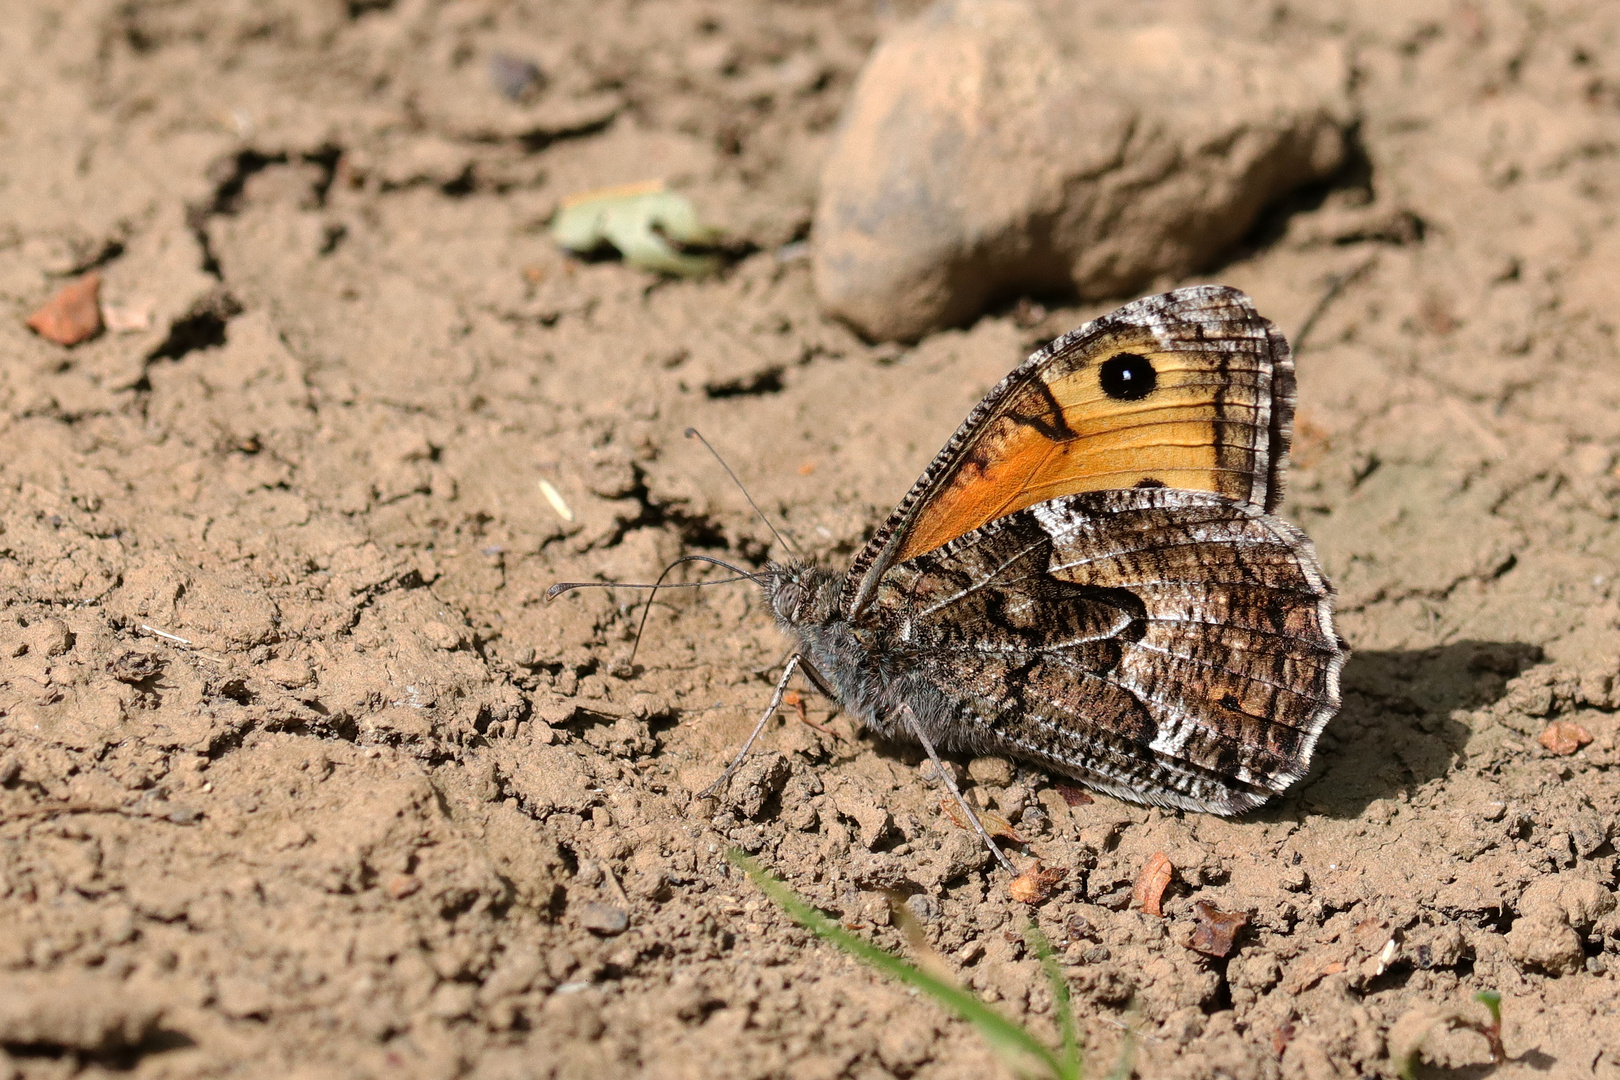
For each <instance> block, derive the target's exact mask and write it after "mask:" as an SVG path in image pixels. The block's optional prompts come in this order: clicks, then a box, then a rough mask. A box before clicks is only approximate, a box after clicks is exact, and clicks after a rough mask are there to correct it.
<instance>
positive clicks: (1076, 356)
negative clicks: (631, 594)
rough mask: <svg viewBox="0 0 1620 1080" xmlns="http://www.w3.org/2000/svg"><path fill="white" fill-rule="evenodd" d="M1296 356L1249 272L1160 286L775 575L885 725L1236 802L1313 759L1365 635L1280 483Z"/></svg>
mask: <svg viewBox="0 0 1620 1080" xmlns="http://www.w3.org/2000/svg"><path fill="white" fill-rule="evenodd" d="M1292 407H1293V368H1292V363H1291V360H1290V358H1289V356H1288V350H1287V345H1286V343H1285V342H1284V341H1283V339H1282V337H1281V335H1279V334H1277V333H1276V331H1275V330H1274V329H1273V328H1272V327H1271V325H1270V324H1269V323H1267V322H1266V321H1265V320H1264V319H1261V318H1260V317H1259V316H1258V315H1256V314H1255V313H1254V311H1253V308H1252V306H1250V304H1249V301H1248V298H1247V297H1245V296H1243V295H1242V294H1241V293H1239V292H1237V291H1236V290H1233V289H1225V288H1220V287H1212V286H1203V287H1196V288H1191V289H1182V290H1177V291H1176V292H1173V293H1168V294H1165V295H1163V296H1158V297H1149V298H1147V299H1146V300H1142V301H1137V302H1136V303H1134V304H1131V305H1127V306H1126V307H1124V308H1122V309H1120V310H1119V311H1117V312H1115V313H1114V314H1113V315H1110V316H1107V317H1105V318H1104V319H1100V320H1097V321H1095V322H1093V323H1090V324H1087V325H1086V326H1084V327H1081V328H1080V329H1079V330H1076V331H1075V332H1073V333H1072V334H1069V335H1065V337H1064V338H1060V339H1059V340H1058V341H1056V342H1054V343H1053V344H1052V345H1051V346H1048V348H1047V349H1045V350H1042V351H1041V352H1038V353H1036V354H1035V355H1034V356H1032V357H1031V358H1030V359H1029V360H1028V361H1026V362H1025V363H1024V364H1023V365H1021V366H1020V367H1019V368H1018V369H1016V370H1015V371H1014V372H1012V374H1010V375H1009V376H1008V377H1007V378H1006V379H1005V380H1003V382H1002V383H1001V384H1000V385H999V386H998V387H996V389H994V390H992V391H991V393H990V394H989V395H988V396H987V397H986V398H985V399H984V401H983V402H981V403H980V405H979V406H978V407H977V408H975V409H974V411H973V413H972V414H970V416H969V417H968V419H967V420H966V421H965V422H964V423H963V425H962V426H961V428H960V429H959V430H958V432H957V434H956V435H955V436H954V437H953V438H952V439H951V441H950V442H949V443H947V445H946V447H945V449H944V450H942V451H941V452H940V454H939V455H938V456H937V457H936V458H935V461H934V463H933V464H932V465H931V466H930V467H929V469H928V470H927V471H926V472H924V474H923V476H922V477H921V478H920V479H919V480H918V482H917V484H916V485H915V486H914V487H913V489H912V491H911V493H910V494H908V495H907V497H906V498H905V499H904V500H902V502H901V503H900V505H899V506H898V507H897V508H896V510H895V512H894V513H893V514H891V515H890V518H889V519H888V521H886V522H885V523H884V525H883V526H882V527H880V528H879V530H878V531H877V533H876V534H875V535H874V536H873V538H872V539H871V541H870V542H868V544H867V545H866V546H865V548H863V549H862V551H861V552H860V553H858V554H857V556H856V558H855V559H854V560H853V562H852V564H851V566H850V568H849V570H848V571H847V572H845V573H843V574H838V573H836V572H834V571H831V570H827V569H825V568H821V567H816V566H812V565H809V564H805V563H791V564H773V565H772V566H771V567H769V568H767V570H766V571H765V572H764V573H763V574H762V575H761V578H762V580H763V581H764V582H765V587H766V591H767V596H768V599H769V603H770V606H771V609H772V611H773V613H774V615H775V617H776V620H777V622H778V624H779V626H780V627H781V628H782V629H783V630H784V632H786V633H787V634H788V635H789V636H791V637H792V638H793V639H795V641H796V643H797V646H798V656H799V663H800V664H801V666H802V667H803V669H804V670H805V671H806V673H807V674H808V675H809V677H810V678H811V680H812V681H813V682H815V683H816V685H817V686H818V688H819V689H821V690H822V691H823V692H824V693H826V694H827V695H828V696H830V697H832V698H833V699H834V700H835V701H837V702H838V703H839V705H840V706H842V707H843V708H844V709H845V710H847V711H848V712H849V713H850V714H851V715H852V716H853V717H855V718H856V719H858V720H859V721H860V722H861V723H863V724H865V725H866V726H867V727H869V728H870V729H871V730H873V731H875V732H877V733H878V734H880V735H883V736H884V737H887V738H890V739H896V740H901V741H924V740H926V741H924V745H925V746H926V745H928V744H930V743H931V744H932V745H933V746H935V747H937V748H939V749H943V750H952V751H966V752H970V753H975V754H987V753H989V754H1001V755H1006V756H1009V757H1013V758H1017V759H1021V760H1024V761H1027V762H1030V763H1032V764H1035V765H1037V766H1039V767H1041V768H1043V769H1046V770H1047V771H1050V772H1055V773H1058V774H1062V775H1065V776H1070V777H1074V778H1076V779H1078V780H1080V781H1082V782H1084V783H1086V784H1088V785H1090V786H1092V787H1094V788H1097V789H1099V790H1103V791H1106V792H1109V793H1111V794H1115V795H1118V796H1121V797H1124V798H1128V799H1132V800H1136V801H1141V802H1148V803H1153V804H1157V805H1164V806H1173V807H1182V808H1187V809H1197V810H1206V811H1213V812H1215V813H1228V814H1229V813H1238V812H1241V811H1243V810H1247V809H1250V808H1252V807H1254V806H1258V805H1260V804H1261V803H1263V802H1265V801H1266V800H1267V799H1269V798H1270V797H1272V796H1273V795H1275V794H1276V793H1278V792H1281V791H1283V790H1285V789H1286V788H1287V787H1289V786H1290V785H1292V784H1293V783H1295V782H1296V781H1298V780H1299V779H1300V778H1301V777H1302V776H1303V775H1304V773H1305V771H1306V769H1307V767H1308V766H1309V763H1310V758H1311V754H1312V751H1313V749H1314V746H1315V743H1316V739H1317V736H1318V735H1319V734H1320V732H1321V730H1322V728H1323V726H1324V725H1325V724H1326V723H1327V721H1328V720H1329V719H1330V718H1331V717H1332V715H1333V714H1334V712H1335V711H1336V710H1337V708H1338V704H1339V691H1338V675H1339V670H1340V668H1341V667H1342V665H1343V663H1344V661H1345V659H1346V656H1347V653H1346V650H1345V649H1344V646H1343V644H1342V643H1341V642H1340V640H1339V638H1338V636H1337V634H1336V633H1335V631H1334V628H1333V618H1332V589H1331V587H1330V586H1329V585H1328V583H1327V581H1326V579H1325V577H1324V575H1323V574H1322V572H1321V569H1320V567H1319V566H1318V564H1317V560H1316V555H1315V552H1314V550H1313V548H1312V547H1311V544H1310V541H1309V540H1308V539H1307V538H1306V537H1305V536H1304V534H1303V533H1301V532H1300V531H1299V530H1298V529H1296V528H1294V527H1293V526H1291V525H1289V524H1287V523H1286V522H1284V521H1282V520H1280V519H1278V518H1276V517H1274V516H1272V514H1271V513H1270V512H1269V511H1270V509H1271V508H1273V507H1274V506H1275V505H1276V503H1277V502H1278V501H1279V499H1280V496H1281V488H1282V478H1283V473H1284V469H1285V466H1286V457H1287V450H1288V434H1289V426H1290V422H1291V419H1292Z"/></svg>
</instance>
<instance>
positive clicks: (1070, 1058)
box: [1024, 919, 1084, 1080]
mask: <svg viewBox="0 0 1620 1080" xmlns="http://www.w3.org/2000/svg"><path fill="white" fill-rule="evenodd" d="M1024 938H1025V940H1027V941H1028V942H1029V947H1030V949H1031V951H1033V952H1034V953H1035V956H1036V958H1037V959H1039V960H1040V962H1041V970H1043V971H1045V972H1046V981H1047V982H1048V983H1050V984H1051V986H1052V1008H1053V1010H1054V1011H1055V1012H1056V1013H1057V1019H1058V1030H1059V1031H1060V1032H1062V1034H1063V1057H1062V1060H1061V1061H1060V1062H1059V1064H1060V1065H1061V1066H1062V1071H1061V1072H1060V1073H1059V1075H1060V1076H1061V1077H1063V1080H1080V1075H1081V1073H1082V1071H1083V1070H1084V1057H1083V1056H1082V1054H1081V1053H1080V1038H1079V1036H1078V1035H1077V1034H1076V1033H1075V1029H1074V1005H1073V1003H1072V1002H1071V1001H1070V999H1069V980H1068V979H1065V978H1064V977H1063V969H1062V968H1061V967H1059V966H1058V961H1057V956H1056V954H1055V953H1053V951H1052V943H1051V942H1050V941H1048V940H1047V939H1046V935H1045V934H1043V933H1041V928H1040V927H1039V926H1037V925H1035V921H1034V920H1033V919H1031V920H1030V923H1029V927H1028V928H1027V929H1026V930H1025V931H1024Z"/></svg>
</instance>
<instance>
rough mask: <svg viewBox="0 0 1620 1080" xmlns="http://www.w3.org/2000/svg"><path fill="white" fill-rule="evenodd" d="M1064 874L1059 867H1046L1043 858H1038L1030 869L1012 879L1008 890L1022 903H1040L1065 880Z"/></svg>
mask: <svg viewBox="0 0 1620 1080" xmlns="http://www.w3.org/2000/svg"><path fill="white" fill-rule="evenodd" d="M1063 874H1064V871H1062V870H1060V869H1058V868H1057V867H1052V868H1047V867H1044V866H1042V865H1041V860H1039V859H1036V860H1035V861H1034V863H1032V864H1031V865H1030V867H1029V869H1027V870H1025V871H1024V872H1023V873H1022V874H1019V875H1018V876H1017V877H1015V878H1013V879H1012V883H1011V884H1009V885H1008V886H1007V892H1008V894H1009V895H1011V896H1012V898H1013V899H1014V900H1017V901H1018V902H1019V903H1020V904H1039V903H1042V902H1044V901H1045V900H1046V898H1047V897H1049V896H1051V895H1052V890H1053V889H1056V888H1057V886H1058V882H1060V881H1062V880H1063Z"/></svg>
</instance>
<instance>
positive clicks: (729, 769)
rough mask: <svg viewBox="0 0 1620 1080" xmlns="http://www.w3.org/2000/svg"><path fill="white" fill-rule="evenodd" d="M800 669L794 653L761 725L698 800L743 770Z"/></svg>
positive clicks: (757, 726) (761, 717)
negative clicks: (739, 770)
mask: <svg viewBox="0 0 1620 1080" xmlns="http://www.w3.org/2000/svg"><path fill="white" fill-rule="evenodd" d="M798 669H799V654H798V653H794V654H793V655H792V656H790V657H788V662H787V665H786V666H785V667H783V668H782V677H781V678H780V679H778V680H776V692H775V693H773V694H772V695H771V703H770V704H769V705H767V706H765V712H764V713H763V714H762V715H761V716H760V718H759V723H757V724H755V725H754V730H753V731H751V732H750V733H749V735H748V739H747V740H746V741H745V742H744V743H743V744H742V749H741V750H738V751H737V756H736V757H734V758H732V759H731V764H730V765H727V766H726V771H725V772H723V773H721V774H720V775H719V776H718V777H716V778H715V781H714V783H712V784H710V785H709V786H708V787H706V788H704V789H703V790H702V791H700V792H698V798H700V799H707V798H708V797H709V796H710V795H713V794H714V793H715V792H716V791H719V790H720V788H721V786H722V785H724V784H725V782H726V781H727V780H730V779H731V776H732V774H733V773H735V772H736V771H737V770H738V769H740V768H742V763H743V759H744V758H746V757H747V756H748V751H749V750H750V749H751V748H752V747H753V745H754V740H755V739H757V738H759V733H760V732H762V731H764V730H765V724H766V722H767V721H769V720H770V718H771V717H772V716H774V715H775V714H776V710H777V707H778V706H780V705H781V704H782V696H783V695H784V694H786V693H787V684H788V680H789V679H791V678H792V677H793V673H794V672H795V671H797V670H798Z"/></svg>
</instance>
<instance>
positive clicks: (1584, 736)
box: [1537, 720, 1592, 757]
mask: <svg viewBox="0 0 1620 1080" xmlns="http://www.w3.org/2000/svg"><path fill="white" fill-rule="evenodd" d="M1537 741H1539V742H1540V743H1541V745H1542V746H1545V747H1546V748H1547V749H1548V750H1550V751H1552V752H1553V753H1555V754H1557V755H1558V756H1559V757H1568V756H1569V755H1571V754H1573V753H1574V752H1575V751H1577V750H1579V749H1580V748H1581V747H1583V746H1585V745H1586V744H1587V743H1589V742H1591V741H1592V733H1591V732H1590V731H1587V730H1586V729H1585V728H1583V727H1581V725H1579V724H1577V723H1575V721H1573V720H1554V721H1553V722H1552V723H1550V724H1548V725H1547V730H1546V731H1543V732H1542V733H1541V737H1540V739H1539V740H1537Z"/></svg>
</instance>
